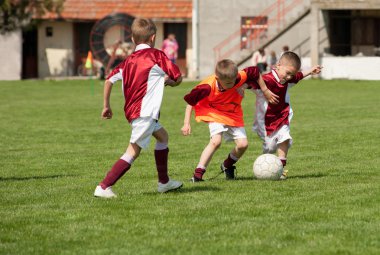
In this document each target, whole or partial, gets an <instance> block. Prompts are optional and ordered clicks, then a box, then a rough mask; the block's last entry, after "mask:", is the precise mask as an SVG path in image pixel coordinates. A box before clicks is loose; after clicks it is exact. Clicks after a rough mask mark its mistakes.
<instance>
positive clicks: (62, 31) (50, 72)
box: [38, 21, 74, 78]
mask: <svg viewBox="0 0 380 255" xmlns="http://www.w3.org/2000/svg"><path fill="white" fill-rule="evenodd" d="M47 27H52V29H53V36H51V37H48V36H47V35H46V28H47ZM73 37H74V33H73V24H72V23H68V22H56V21H44V22H42V23H41V24H40V25H39V26H38V76H39V77H40V78H46V77H62V76H72V75H73V74H74V52H73V48H74V39H73Z"/></svg>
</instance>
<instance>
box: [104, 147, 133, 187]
mask: <svg viewBox="0 0 380 255" xmlns="http://www.w3.org/2000/svg"><path fill="white" fill-rule="evenodd" d="M124 156H125V154H124V155H123V157H124ZM123 157H122V158H120V159H119V160H118V161H116V163H115V164H114V165H113V167H112V168H111V170H110V171H109V172H108V173H107V175H106V177H105V178H104V179H103V181H102V182H101V183H100V186H101V187H102V189H106V188H108V187H110V186H112V185H114V184H115V183H116V182H117V181H118V180H119V179H120V178H121V177H122V176H123V175H124V174H125V173H126V172H127V171H128V170H129V169H130V168H131V164H132V162H133V158H132V157H130V158H131V160H130V162H127V161H126V160H125V157H124V158H123Z"/></svg>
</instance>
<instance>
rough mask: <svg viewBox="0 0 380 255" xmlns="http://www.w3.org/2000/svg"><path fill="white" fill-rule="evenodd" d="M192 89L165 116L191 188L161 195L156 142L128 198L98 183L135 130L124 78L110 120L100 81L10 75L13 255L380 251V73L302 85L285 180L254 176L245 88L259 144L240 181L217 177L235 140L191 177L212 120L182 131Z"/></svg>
mask: <svg viewBox="0 0 380 255" xmlns="http://www.w3.org/2000/svg"><path fill="white" fill-rule="evenodd" d="M92 82H94V83H95V89H94V92H93V91H92V87H91V86H93V85H92V84H93V83H92ZM193 86H194V83H184V84H183V85H180V86H179V87H176V88H166V90H165V95H164V101H163V105H162V112H161V120H160V122H161V123H162V125H163V126H164V127H165V128H166V129H167V130H168V132H169V135H170V143H169V147H170V154H169V168H170V175H171V177H172V178H173V179H178V180H182V181H184V187H183V188H182V190H180V191H179V192H174V193H168V194H158V193H157V192H156V190H157V176H156V170H155V165H154V157H153V149H154V141H152V142H151V145H150V147H149V148H148V149H147V150H144V151H143V152H142V154H141V155H140V157H139V158H138V159H137V160H136V161H135V163H134V165H133V167H132V169H131V170H130V171H129V172H128V173H127V174H126V175H125V176H123V178H122V179H121V180H120V181H119V182H118V183H117V184H116V185H115V187H114V191H115V192H116V193H117V194H118V198H116V199H113V200H103V199H96V198H94V197H93V196H92V194H93V191H94V189H95V186H96V185H97V184H98V182H99V181H100V180H101V179H102V178H103V177H104V175H105V174H106V172H107V170H108V169H109V168H110V167H111V166H112V164H113V163H114V162H115V161H116V160H117V159H118V157H120V156H121V155H122V154H123V153H124V151H125V149H126V147H127V144H128V140H129V134H130V127H129V125H128V123H127V122H126V120H125V118H124V116H123V110H122V107H123V99H122V96H121V89H120V83H118V84H115V87H114V90H113V92H112V97H111V106H112V107H113V111H114V118H113V119H112V120H107V121H105V120H101V119H100V112H101V107H102V84H101V83H100V82H98V81H96V82H95V81H19V82H0V102H1V104H0V119H1V122H0V129H1V132H0V141H1V143H0V169H1V171H0V184H1V185H0V197H1V207H0V218H1V221H0V254H181V255H184V254H218V255H221V254H292V255H294V254H302V255H304V254H316V255H317V254H318V255H319V254H363V255H370V254H380V236H379V234H378V232H379V229H380V214H379V209H380V208H379V204H380V203H379V202H380V186H379V181H380V180H379V173H380V168H379V165H380V159H379V155H380V146H379V140H380V139H379V138H380V137H379V128H378V127H379V126H380V111H379V110H378V97H379V95H380V86H379V84H378V82H367V81H319V80H306V81H302V82H301V83H300V84H299V85H297V86H296V87H294V88H292V89H291V100H292V106H293V109H294V112H295V114H294V118H293V122H292V136H293V138H294V144H293V147H292V148H291V150H290V153H289V157H288V170H289V178H288V180H286V181H257V180H254V179H253V177H252V176H253V175H252V164H253V161H254V159H255V158H256V157H257V156H258V155H259V154H260V151H261V143H260V141H259V140H258V138H257V137H256V135H255V134H253V133H252V132H251V128H250V125H251V124H252V116H253V109H254V104H255V99H254V96H253V95H252V93H250V92H246V98H245V99H244V101H243V102H244V111H245V119H246V130H247V134H248V138H249V142H250V147H249V148H248V150H247V152H246V154H245V155H244V156H243V157H242V159H241V160H240V161H239V162H238V164H237V168H238V180H236V181H226V180H224V178H223V176H222V175H220V176H218V177H216V178H214V179H211V178H213V177H215V176H217V174H218V172H219V170H218V167H219V164H220V162H221V161H222V160H224V158H225V157H226V155H227V153H228V152H229V151H230V150H231V148H232V144H230V143H224V144H223V145H222V147H221V148H220V149H219V150H218V151H217V152H216V153H215V155H214V158H213V160H212V162H211V164H210V167H209V169H208V171H207V172H206V175H205V178H206V181H205V182H203V183H196V184H193V183H190V182H189V181H188V180H189V179H190V177H191V176H192V173H193V169H194V167H195V166H196V164H197V162H198V160H199V156H200V153H201V151H202V149H203V148H204V146H205V145H206V144H207V142H208V139H209V138H208V128H207V125H206V124H204V123H195V122H194V121H193V122H192V130H193V132H192V135H191V136H189V137H183V136H182V135H181V134H180V128H181V127H182V123H183V117H184V110H185V102H184V101H183V99H182V98H183V96H184V95H185V94H186V93H187V92H188V91H190V89H191V88H192V87H193Z"/></svg>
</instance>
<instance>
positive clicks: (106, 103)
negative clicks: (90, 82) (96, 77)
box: [102, 80, 113, 119]
mask: <svg viewBox="0 0 380 255" xmlns="http://www.w3.org/2000/svg"><path fill="white" fill-rule="evenodd" d="M111 91H112V83H111V82H110V81H109V80H106V81H105V82H104V94H103V111H102V119H112V115H113V113H112V109H111V104H110V97H111Z"/></svg>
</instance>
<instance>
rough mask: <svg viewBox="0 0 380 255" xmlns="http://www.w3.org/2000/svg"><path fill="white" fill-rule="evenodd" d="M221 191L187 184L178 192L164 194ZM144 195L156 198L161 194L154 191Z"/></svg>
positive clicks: (215, 188) (210, 187)
mask: <svg viewBox="0 0 380 255" xmlns="http://www.w3.org/2000/svg"><path fill="white" fill-rule="evenodd" d="M220 190H221V189H220V188H218V187H213V186H200V185H197V184H192V183H190V184H185V185H184V186H183V187H182V188H180V189H178V190H173V191H170V192H167V193H163V194H175V193H178V194H183V193H191V192H209V191H220ZM142 194H143V195H150V196H151V195H154V196H156V195H157V194H160V193H157V192H156V191H154V192H153V191H152V192H144V193H142Z"/></svg>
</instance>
